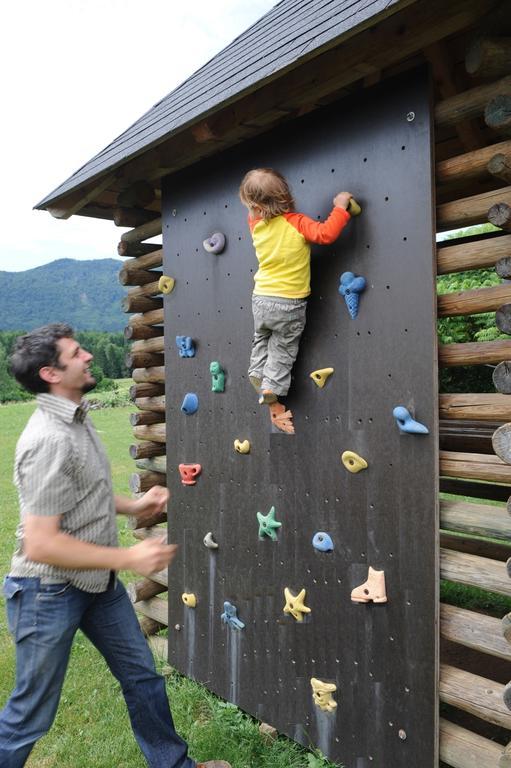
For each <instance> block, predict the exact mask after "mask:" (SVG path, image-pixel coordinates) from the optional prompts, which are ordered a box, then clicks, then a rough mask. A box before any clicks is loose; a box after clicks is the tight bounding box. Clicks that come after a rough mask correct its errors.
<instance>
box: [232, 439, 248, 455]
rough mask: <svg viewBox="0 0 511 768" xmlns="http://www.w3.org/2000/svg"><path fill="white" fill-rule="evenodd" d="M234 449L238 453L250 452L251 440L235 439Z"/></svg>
mask: <svg viewBox="0 0 511 768" xmlns="http://www.w3.org/2000/svg"><path fill="white" fill-rule="evenodd" d="M234 450H235V451H237V452H238V453H250V442H249V441H248V440H243V442H241V440H237V439H236V440H235V441H234Z"/></svg>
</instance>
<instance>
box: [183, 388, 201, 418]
mask: <svg viewBox="0 0 511 768" xmlns="http://www.w3.org/2000/svg"><path fill="white" fill-rule="evenodd" d="M198 407H199V398H198V397H197V395H196V394H194V393H193V392H187V393H186V395H185V396H184V400H183V404H182V405H181V410H182V411H183V413H186V415H187V416H190V415H191V414H192V413H195V411H196V410H197V408H198Z"/></svg>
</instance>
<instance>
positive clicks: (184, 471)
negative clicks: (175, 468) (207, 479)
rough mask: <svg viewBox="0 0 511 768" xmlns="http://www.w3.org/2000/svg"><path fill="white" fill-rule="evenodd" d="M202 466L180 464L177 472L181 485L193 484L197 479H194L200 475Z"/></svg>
mask: <svg viewBox="0 0 511 768" xmlns="http://www.w3.org/2000/svg"><path fill="white" fill-rule="evenodd" d="M201 471H202V467H201V465H200V464H180V465H179V474H180V475H181V482H182V483H183V485H195V483H196V482H197V480H196V479H195V478H196V477H198V475H200V473H201Z"/></svg>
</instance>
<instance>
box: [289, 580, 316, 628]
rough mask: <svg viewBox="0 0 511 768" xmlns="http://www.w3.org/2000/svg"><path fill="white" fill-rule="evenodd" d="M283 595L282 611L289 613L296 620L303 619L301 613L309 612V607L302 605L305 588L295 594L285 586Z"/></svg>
mask: <svg viewBox="0 0 511 768" xmlns="http://www.w3.org/2000/svg"><path fill="white" fill-rule="evenodd" d="M284 597H285V598H286V604H285V606H284V613H290V614H291V616H292V617H293V618H294V619H296V621H303V614H304V613H310V612H311V609H310V608H307V606H306V605H304V603H303V601H304V600H305V589H302V590H301V592H299V593H298V594H297V595H293V593H292V592H291V591H290V590H289V589H288V588H287V587H285V589H284Z"/></svg>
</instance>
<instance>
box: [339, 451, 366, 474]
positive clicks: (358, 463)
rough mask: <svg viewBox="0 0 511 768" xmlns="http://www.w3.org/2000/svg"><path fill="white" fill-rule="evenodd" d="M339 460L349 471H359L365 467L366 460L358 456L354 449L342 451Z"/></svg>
mask: <svg viewBox="0 0 511 768" xmlns="http://www.w3.org/2000/svg"><path fill="white" fill-rule="evenodd" d="M341 461H342V463H343V464H344V466H345V467H346V469H347V470H348V471H349V472H353V473H356V472H361V471H362V470H363V469H367V466H368V464H367V461H366V460H365V459H363V458H362V456H359V455H358V453H354V451H344V453H343V454H342V455H341Z"/></svg>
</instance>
